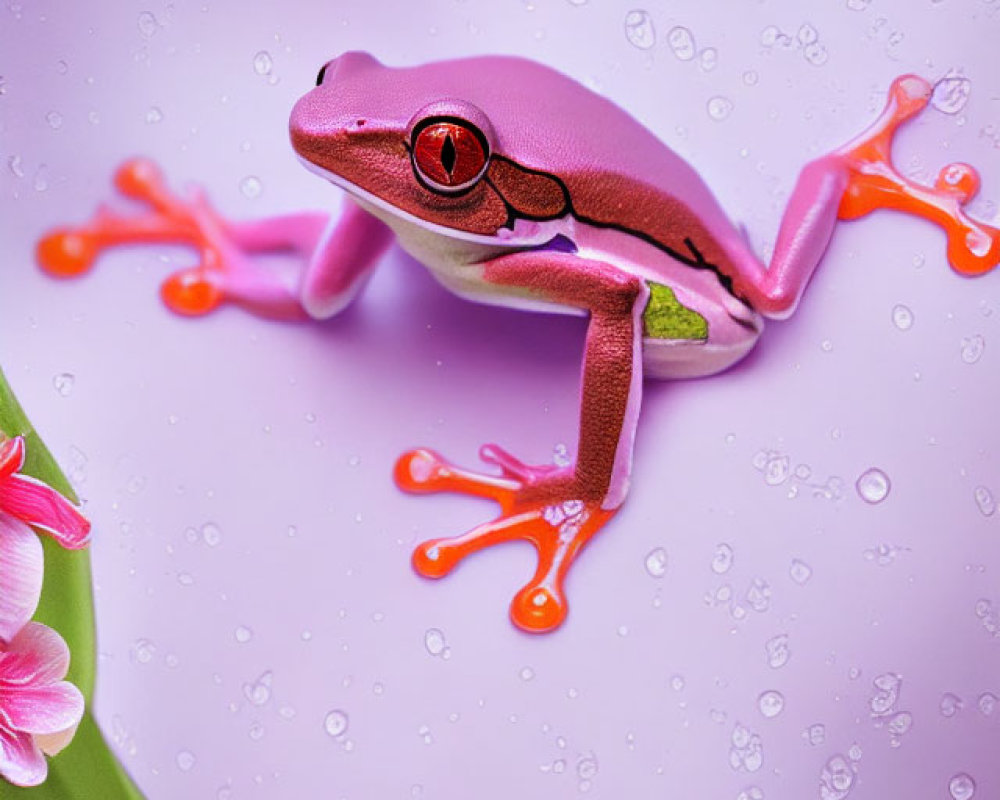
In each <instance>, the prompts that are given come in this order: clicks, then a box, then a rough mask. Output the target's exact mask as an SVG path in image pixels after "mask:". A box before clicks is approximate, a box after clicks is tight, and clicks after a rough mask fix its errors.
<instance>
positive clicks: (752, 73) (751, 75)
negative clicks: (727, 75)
mask: <svg viewBox="0 0 1000 800" xmlns="http://www.w3.org/2000/svg"><path fill="white" fill-rule="evenodd" d="M759 80H760V75H758V74H757V70H754V69H748V70H747V71H746V72H744V73H743V83H745V84H746V85H747V86H756V85H757V81H759Z"/></svg>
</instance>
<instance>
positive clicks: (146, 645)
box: [132, 639, 156, 664]
mask: <svg viewBox="0 0 1000 800" xmlns="http://www.w3.org/2000/svg"><path fill="white" fill-rule="evenodd" d="M155 652H156V645H155V644H153V643H152V642H151V641H149V639H138V640H137V641H136V643H135V644H134V645H132V657H133V658H134V659H135V660H136V661H137V662H138V663H140V664H148V663H149V662H150V661H152V660H153V654H154V653H155Z"/></svg>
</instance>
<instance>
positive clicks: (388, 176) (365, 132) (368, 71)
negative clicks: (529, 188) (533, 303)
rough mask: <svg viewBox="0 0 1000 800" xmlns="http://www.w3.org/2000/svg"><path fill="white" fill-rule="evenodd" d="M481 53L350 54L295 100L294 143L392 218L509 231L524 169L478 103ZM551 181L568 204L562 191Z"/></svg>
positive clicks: (462, 230)
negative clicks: (409, 60)
mask: <svg viewBox="0 0 1000 800" xmlns="http://www.w3.org/2000/svg"><path fill="white" fill-rule="evenodd" d="M475 61H476V60H475V59H470V60H468V61H467V62H450V63H449V62H441V63H437V64H428V65H424V66H421V67H411V68H390V67H386V66H384V65H382V64H381V63H379V61H377V60H376V59H375V58H373V57H372V56H370V55H368V54H367V53H360V52H350V53H345V54H344V55H342V56H340V57H338V58H335V59H334V60H333V61H330V62H329V63H327V64H326V65H325V66H324V67H323V68H322V69H321V70H320V72H319V76H318V78H317V81H316V88H315V89H313V90H311V91H310V92H309V93H308V94H306V95H305V96H304V97H302V98H301V99H300V100H299V101H298V103H297V104H296V105H295V108H294V110H293V111H292V115H291V120H290V123H289V127H290V132H291V139H292V146H293V147H294V148H295V151H296V152H297V153H298V155H299V156H300V158H301V159H302V160H303V161H304V162H305V164H306V166H308V167H309V168H310V169H311V170H312V171H314V172H317V173H319V174H320V175H322V176H324V177H326V178H328V179H329V180H331V181H332V182H333V183H335V184H337V185H338V186H340V187H342V188H343V189H345V190H347V191H348V192H350V193H351V194H353V195H354V196H356V197H358V198H359V199H361V200H363V201H367V202H368V203H369V204H370V205H371V206H374V207H375V208H376V209H377V210H378V211H379V214H380V216H384V217H386V218H387V221H390V222H391V219H392V217H394V216H395V217H396V218H398V219H403V220H409V221H416V222H420V223H429V224H430V225H433V226H438V229H439V230H440V229H446V230H447V231H451V232H453V233H455V234H458V235H459V236H463V235H464V236H468V235H469V234H473V235H475V237H476V238H478V237H498V238H504V239H509V238H510V236H511V233H512V229H513V228H514V227H515V225H514V223H515V218H514V214H513V213H512V208H513V207H514V206H516V205H517V203H511V202H509V201H508V200H506V199H505V195H506V194H508V192H507V190H505V188H504V186H505V184H509V183H511V182H512V181H511V180H510V178H512V177H513V176H512V175H510V176H509V173H510V172H511V170H512V169H515V170H516V169H517V167H516V165H514V164H513V163H512V162H511V161H510V160H509V159H505V158H501V157H500V154H498V153H497V146H498V142H497V132H496V131H495V129H494V125H493V124H492V123H491V121H490V118H489V117H488V116H487V114H486V113H485V112H484V111H483V110H482V107H481V104H477V103H475V102H473V98H476V97H477V94H482V93H483V89H482V87H483V85H484V83H485V82H486V80H487V78H486V77H484V76H478V77H477V76H476V75H471V74H469V70H471V69H472V68H473V65H474V64H475ZM525 63H527V62H525ZM463 66H465V67H466V69H465V70H463ZM473 71H474V70H473ZM490 87H491V89H492V91H493V92H494V93H496V89H495V87H493V86H492V84H490ZM536 183H537V181H536ZM519 185H521V186H523V185H525V182H524V181H521V182H519ZM540 188H542V187H540ZM545 188H546V189H547V193H548V194H549V195H552V194H553V192H554V193H555V194H556V195H557V197H555V198H553V199H554V200H555V206H556V209H557V210H558V209H559V208H562V206H563V205H564V203H563V201H564V195H563V192H562V190H561V189H559V188H558V187H553V186H547V187H545ZM543 193H544V192H543ZM535 194H537V192H536V193H535ZM550 205H551V204H550ZM535 218H536V219H537V218H538V217H535ZM525 227H527V226H525ZM536 227H537V226H536ZM521 232H522V230H521V226H520V225H519V226H518V233H519V234H520V233H521Z"/></svg>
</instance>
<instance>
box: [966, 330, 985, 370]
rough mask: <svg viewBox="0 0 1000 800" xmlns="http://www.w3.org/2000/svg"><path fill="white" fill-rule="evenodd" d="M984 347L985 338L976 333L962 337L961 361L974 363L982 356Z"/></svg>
mask: <svg viewBox="0 0 1000 800" xmlns="http://www.w3.org/2000/svg"><path fill="white" fill-rule="evenodd" d="M985 349H986V340H985V339H984V338H983V337H982V336H980V335H979V334H978V333H977V334H976V335H975V336H969V337H968V338H965V339H962V361H964V362H965V363H966V364H975V363H976V362H977V361H978V360H979V359H980V358H982V357H983V351H984V350H985Z"/></svg>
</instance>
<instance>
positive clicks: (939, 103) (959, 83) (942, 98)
mask: <svg viewBox="0 0 1000 800" xmlns="http://www.w3.org/2000/svg"><path fill="white" fill-rule="evenodd" d="M971 92H972V81H970V80H969V79H968V78H966V77H965V76H964V75H962V74H961V73H960V72H956V71H955V70H950V71H949V72H948V74H947V75H945V76H944V77H943V78H942V79H941V80H939V81H938V82H937V83H936V84H934V93H933V94H932V95H931V105H933V106H934V108H936V109H937V110H938V111H940V112H942V113H944V114H957V113H958V112H959V111H961V110H962V109H963V108H965V104H966V103H967V102H968V101H969V94H970V93H971Z"/></svg>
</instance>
